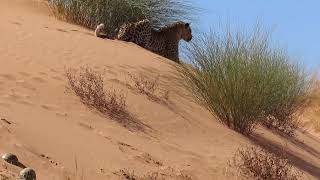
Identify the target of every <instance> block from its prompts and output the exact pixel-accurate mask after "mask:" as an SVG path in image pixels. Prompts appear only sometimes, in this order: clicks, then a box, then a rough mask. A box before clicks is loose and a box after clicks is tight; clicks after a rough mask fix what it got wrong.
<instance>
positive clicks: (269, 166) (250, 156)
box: [230, 147, 302, 180]
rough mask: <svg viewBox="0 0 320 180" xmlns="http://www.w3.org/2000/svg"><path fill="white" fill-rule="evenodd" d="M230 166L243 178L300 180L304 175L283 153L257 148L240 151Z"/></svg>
mask: <svg viewBox="0 0 320 180" xmlns="http://www.w3.org/2000/svg"><path fill="white" fill-rule="evenodd" d="M230 165H231V166H232V167H235V168H237V169H239V170H240V174H241V175H242V176H243V177H248V178H254V179H260V180H298V179H299V178H300V177H301V175H302V173H300V172H298V171H297V170H295V169H294V168H293V167H292V165H291V164H290V163H289V161H288V159H287V158H286V157H285V154H284V153H283V152H279V153H277V154H273V153H270V152H268V151H266V150H264V149H260V148H257V147H246V148H242V149H239V150H238V151H237V152H236V154H235V156H234V157H233V159H232V161H231V163H230Z"/></svg>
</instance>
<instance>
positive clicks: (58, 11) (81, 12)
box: [49, 0, 197, 35]
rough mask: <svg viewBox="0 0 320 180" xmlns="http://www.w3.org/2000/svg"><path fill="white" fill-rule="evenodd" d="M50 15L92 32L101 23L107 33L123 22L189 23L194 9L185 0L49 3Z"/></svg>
mask: <svg viewBox="0 0 320 180" xmlns="http://www.w3.org/2000/svg"><path fill="white" fill-rule="evenodd" d="M49 5H50V7H51V8H52V9H53V12H54V14H55V15H56V16H57V17H59V18H61V19H65V20H67V21H69V22H72V23H75V24H79V25H82V26H85V27H88V28H91V29H94V28H95V27H96V26H97V25H98V24H100V23H103V24H105V26H106V27H105V29H106V31H107V34H109V35H111V34H113V33H115V30H116V29H117V28H119V27H120V26H121V25H122V24H123V23H128V22H135V21H139V20H142V19H146V18H147V19H149V20H150V21H151V23H152V25H154V26H155V27H156V28H157V27H161V26H163V25H166V24H169V23H172V22H174V21H177V20H190V19H192V16H191V15H192V14H194V13H195V12H197V11H196V9H195V8H194V5H193V4H192V3H191V2H189V1H188V0H134V1H132V0H129V1H128V0H49Z"/></svg>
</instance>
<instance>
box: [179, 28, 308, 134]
mask: <svg viewBox="0 0 320 180" xmlns="http://www.w3.org/2000/svg"><path fill="white" fill-rule="evenodd" d="M217 32H218V31H217ZM270 44H271V43H270V38H269V36H268V35H267V34H263V33H261V31H259V29H257V30H256V31H254V32H253V33H252V34H245V33H240V32H238V33H232V32H231V31H227V32H226V33H223V34H219V33H210V34H204V35H203V36H202V37H200V38H199V39H198V40H196V41H194V42H193V43H191V45H190V46H189V47H188V51H189V59H190V60H191V61H192V65H193V67H190V66H187V65H181V66H179V68H178V70H179V71H180V74H181V75H182V78H183V79H184V81H185V85H186V87H187V88H188V89H190V90H191V92H192V94H193V95H194V97H195V99H197V100H198V101H199V102H200V103H201V104H203V105H204V106H205V107H206V108H207V109H208V110H209V111H210V112H211V113H212V114H213V115H214V116H216V117H217V118H218V119H219V120H220V121H221V122H222V123H223V124H225V125H227V126H228V127H230V128H232V129H234V130H236V131H238V132H241V133H244V134H249V133H251V132H252V130H253V129H254V127H255V125H257V124H258V123H263V122H265V123H266V124H267V125H268V126H271V124H269V123H270V122H268V121H266V120H267V117H272V120H273V121H277V123H273V124H272V125H275V126H274V127H275V128H278V129H279V130H282V129H283V128H282V126H283V125H286V126H288V127H290V128H296V126H295V121H294V120H293V119H294V116H295V114H296V113H297V112H299V110H301V109H302V108H303V107H304V105H305V103H306V102H307V99H306V94H307V92H308V89H309V85H310V80H309V78H308V75H307V73H306V72H305V71H304V68H303V67H302V66H300V65H299V64H295V63H293V62H292V61H291V58H290V57H289V56H288V55H287V53H286V52H285V51H283V50H281V49H276V48H272V47H271V46H270ZM269 120H270V119H269Z"/></svg>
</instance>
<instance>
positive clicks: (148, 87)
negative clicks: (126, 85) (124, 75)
mask: <svg viewBox="0 0 320 180" xmlns="http://www.w3.org/2000/svg"><path fill="white" fill-rule="evenodd" d="M129 76H130V78H131V79H132V81H133V83H134V87H135V88H136V89H137V90H138V92H139V93H141V94H144V95H146V96H147V97H148V98H150V99H151V100H153V101H161V100H166V101H168V100H169V91H168V90H161V89H160V87H159V78H160V76H159V75H158V76H157V77H156V78H154V79H152V78H146V77H145V76H142V75H141V74H140V75H139V76H135V75H132V74H129Z"/></svg>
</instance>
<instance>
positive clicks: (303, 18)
mask: <svg viewBox="0 0 320 180" xmlns="http://www.w3.org/2000/svg"><path fill="white" fill-rule="evenodd" d="M194 1H195V3H196V4H197V5H198V6H199V7H200V8H203V12H202V13H201V15H200V18H199V19H198V21H199V22H198V23H200V24H201V30H204V31H205V30H208V29H209V28H210V27H212V26H217V25H218V24H219V23H222V24H224V25H225V24H230V25H231V26H242V27H249V28H250V27H254V25H255V24H256V23H257V22H258V21H259V22H261V23H262V24H263V26H265V27H267V30H271V32H272V39H273V41H274V42H275V43H276V45H277V46H280V47H283V48H286V49H287V50H288V52H289V54H290V55H291V56H293V57H295V58H298V60H300V61H302V62H303V63H304V64H305V65H306V66H308V67H309V68H319V67H320V9H319V8H320V0H305V1H302V0H194Z"/></svg>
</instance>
